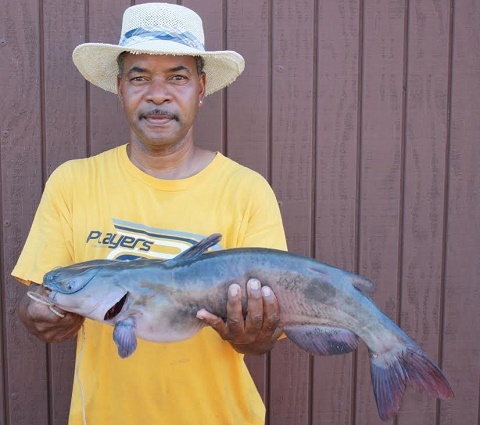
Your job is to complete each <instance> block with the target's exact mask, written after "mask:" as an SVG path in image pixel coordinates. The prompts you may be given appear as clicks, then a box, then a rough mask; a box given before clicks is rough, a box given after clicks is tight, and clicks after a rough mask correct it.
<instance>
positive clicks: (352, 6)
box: [312, 0, 361, 425]
mask: <svg viewBox="0 0 480 425" xmlns="http://www.w3.org/2000/svg"><path fill="white" fill-rule="evenodd" d="M359 20H360V10H359V2H358V1H356V0H355V1H352V0H344V1H337V2H331V1H328V0H326V1H325V0H321V1H320V2H319V6H318V47H317V50H318V55H317V56H318V58H317V63H318V71H317V86H318V89H317V99H318V100H317V102H318V110H317V155H316V158H317V160H316V173H317V183H316V191H315V196H316V208H315V210H316V217H315V223H316V225H315V230H316V232H315V246H316V257H317V258H318V259H319V260H321V261H323V262H326V263H328V264H332V265H334V266H336V267H341V268H344V269H347V270H352V271H354V270H355V267H356V262H355V249H356V229H357V227H356V226H357V224H358V223H357V214H356V209H357V165H358V164H357V155H358V153H357V150H358V146H357V140H358V132H359V128H358V115H359V105H358V103H359V102H358V84H359V81H358V80H359V76H358V68H359V54H360V53H361V52H359ZM352 357H353V356H352V355H343V356H329V357H318V358H315V362H314V375H313V376H314V380H313V397H312V405H313V412H312V424H322V425H328V424H330V425H340V424H344V425H348V424H350V423H351V422H350V421H351V416H352V409H351V406H352V394H353V392H354V380H353V358H352Z"/></svg>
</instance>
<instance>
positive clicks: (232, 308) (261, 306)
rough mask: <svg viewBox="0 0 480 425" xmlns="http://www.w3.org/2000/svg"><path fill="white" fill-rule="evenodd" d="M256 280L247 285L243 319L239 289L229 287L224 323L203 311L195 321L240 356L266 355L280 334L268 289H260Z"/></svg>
mask: <svg viewBox="0 0 480 425" xmlns="http://www.w3.org/2000/svg"><path fill="white" fill-rule="evenodd" d="M260 286H261V285H260V282H259V281H258V280H257V279H250V280H249V281H248V283H247V303H248V304H247V316H246V318H244V317H243V312H242V301H241V300H242V294H241V289H240V286H239V285H237V284H233V285H230V287H229V289H228V299H227V320H226V321H224V320H223V319H222V318H220V317H218V316H215V315H214V314H211V313H209V312H207V311H206V310H200V311H199V312H198V313H197V317H198V318H199V319H201V320H203V321H204V322H205V323H207V324H208V325H210V326H211V327H212V328H213V329H215V330H216V331H217V332H218V333H219V335H220V336H221V337H222V338H223V339H224V340H225V341H228V342H229V343H230V344H231V345H232V347H233V348H234V349H235V350H236V351H238V352H239V353H242V354H264V353H266V352H268V351H270V350H271V349H272V348H273V346H274V345H275V342H276V341H277V339H278V338H279V336H280V335H281V333H282V329H281V328H280V327H279V326H278V325H279V320H280V313H279V306H278V301H277V298H276V297H275V294H274V293H273V292H272V290H271V289H270V288H269V287H268V286H263V287H262V288H260Z"/></svg>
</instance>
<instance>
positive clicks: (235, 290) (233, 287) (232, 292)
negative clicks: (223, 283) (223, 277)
mask: <svg viewBox="0 0 480 425" xmlns="http://www.w3.org/2000/svg"><path fill="white" fill-rule="evenodd" d="M238 288H239V287H238V285H230V288H229V289H228V290H229V292H230V295H231V296H232V297H236V296H237V294H238Z"/></svg>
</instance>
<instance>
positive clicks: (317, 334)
mask: <svg viewBox="0 0 480 425" xmlns="http://www.w3.org/2000/svg"><path fill="white" fill-rule="evenodd" d="M283 331H284V332H285V334H286V335H287V337H288V338H289V339H290V340H291V341H292V342H293V343H294V344H296V345H298V346H299V347H300V348H302V349H303V350H305V351H307V352H309V353H311V354H315V355H317V356H330V355H333V354H346V353H350V352H351V351H353V350H355V349H356V348H357V345H358V336H357V335H356V334H355V333H353V332H352V331H350V330H348V329H342V328H335V327H331V326H314V325H297V326H291V327H288V326H287V327H284V328H283Z"/></svg>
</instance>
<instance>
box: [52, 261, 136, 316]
mask: <svg viewBox="0 0 480 425" xmlns="http://www.w3.org/2000/svg"><path fill="white" fill-rule="evenodd" d="M114 275H115V273H114V272H112V271H110V270H109V269H108V267H102V265H98V264H96V263H93V264H88V263H79V264H74V265H71V266H67V267H60V268H57V269H54V270H52V271H50V272H48V273H47V274H45V276H44V278H43V288H44V289H45V292H46V294H47V297H48V299H49V300H50V302H51V303H52V304H54V305H55V306H57V307H59V308H61V309H62V310H65V311H69V312H72V313H76V314H79V315H81V316H84V317H88V318H90V319H94V320H98V321H104V322H106V321H109V320H111V319H113V317H114V316H115V315H116V314H118V312H119V311H120V310H121V309H122V307H123V304H124V303H125V301H126V299H127V297H126V296H127V294H128V291H127V290H126V289H125V288H123V287H122V285H120V284H118V282H117V281H116V278H115V276H114Z"/></svg>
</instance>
